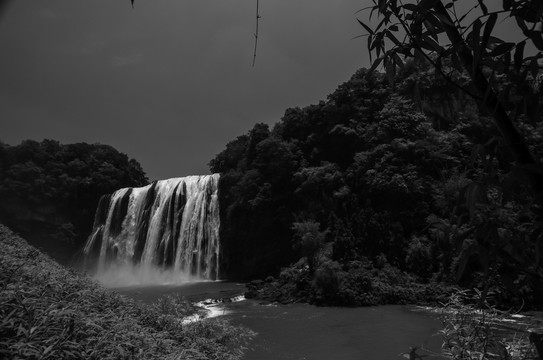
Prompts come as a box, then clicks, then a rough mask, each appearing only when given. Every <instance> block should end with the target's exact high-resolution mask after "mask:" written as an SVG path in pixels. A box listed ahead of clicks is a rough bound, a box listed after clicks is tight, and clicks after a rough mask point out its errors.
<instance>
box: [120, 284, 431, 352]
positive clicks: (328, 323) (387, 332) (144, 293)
mask: <svg viewBox="0 0 543 360" xmlns="http://www.w3.org/2000/svg"><path fill="white" fill-rule="evenodd" d="M117 291H118V292H120V293H122V294H125V295H128V296H132V297H134V298H136V299H139V300H141V301H144V302H152V301H154V300H156V299H157V298H158V297H160V296H163V295H166V294H181V295H183V296H185V297H187V298H188V299H190V300H191V301H200V300H203V299H207V298H230V297H234V296H236V295H239V294H242V293H243V292H244V291H245V286H244V285H243V284H236V283H229V282H216V281H208V282H200V283H190V284H186V285H181V286H152V287H131V288H122V289H117ZM219 306H221V307H222V309H224V314H225V315H224V316H225V317H226V318H228V319H230V320H231V321H232V322H233V323H235V324H239V325H243V326H246V327H248V328H250V329H252V330H253V331H255V332H256V333H257V336H256V337H255V339H254V340H253V341H252V342H251V344H250V345H249V349H248V350H247V352H246V354H245V357H244V359H245V360H287V359H288V360H363V359H368V360H385V359H387V360H388V359H401V358H403V357H402V356H401V353H404V352H408V351H409V349H410V347H414V346H419V347H420V346H424V347H425V348H428V349H431V350H434V351H436V352H439V349H440V346H441V339H440V338H439V337H438V336H435V334H436V333H437V332H438V330H439V329H440V323H439V321H438V320H437V318H436V317H435V315H432V314H429V313H427V312H421V311H415V308H414V307H409V306H395V305H394V306H393V305H387V306H375V307H363V308H334V307H316V306H311V305H306V304H290V305H277V304H269V303H266V302H261V301H255V300H244V301H240V302H231V303H228V302H227V303H223V304H221V305H219ZM426 359H428V358H426Z"/></svg>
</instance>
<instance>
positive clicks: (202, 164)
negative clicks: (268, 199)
mask: <svg viewBox="0 0 543 360" xmlns="http://www.w3.org/2000/svg"><path fill="white" fill-rule="evenodd" d="M363 5H364V1H361V0H334V1H330V0H260V14H261V16H262V18H261V20H260V31H259V35H260V37H259V44H258V56H257V59H256V66H255V67H254V68H253V67H251V62H252V57H253V46H254V36H253V34H254V31H255V11H256V0H161V1H152V0H136V2H135V9H134V10H133V9H132V8H131V7H130V2H129V0H126V1H121V0H117V1H111V0H92V1H91V0H89V1H73V0H47V1H44V0H25V1H13V2H11V5H9V6H8V7H7V9H6V10H5V11H4V12H3V14H2V17H1V18H0V118H1V130H0V140H1V141H3V142H5V143H8V144H10V145H16V144H19V143H20V142H21V141H22V140H24V139H34V140H38V141H41V140H42V139H44V138H48V139H55V140H59V141H60V142H62V143H73V142H81V141H84V142H88V143H96V142H98V143H103V144H109V145H112V146H114V147H115V148H117V149H118V150H119V151H121V152H124V153H126V154H127V155H128V156H129V157H133V158H135V159H136V160H138V161H139V162H140V163H141V164H142V166H143V168H144V170H145V171H146V172H147V174H148V176H149V178H150V179H162V178H168V177H176V176H186V175H197V174H207V173H209V169H208V166H207V163H208V162H209V160H211V159H212V158H213V157H214V156H215V154H217V153H218V152H219V151H221V150H222V149H224V147H225V145H226V143H227V142H228V141H230V140H233V139H234V138H235V137H237V136H238V135H241V134H244V133H246V132H247V131H248V130H249V129H250V128H251V127H252V126H253V124H255V123H257V122H266V123H269V124H273V123H275V122H277V121H278V120H279V119H280V118H281V116H282V115H283V113H284V111H285V109H286V108H288V107H293V106H306V105H309V104H314V103H316V102H318V100H320V99H324V98H325V97H326V95H328V94H329V93H331V92H332V91H333V90H334V89H336V87H337V86H338V85H340V84H341V83H342V82H344V81H347V80H348V79H349V78H350V76H351V75H352V74H353V73H354V72H355V71H356V69H358V68H359V67H362V66H366V67H367V66H368V57H367V54H366V51H365V50H364V49H365V46H366V43H365V40H361V39H358V40H352V38H353V37H355V36H357V35H359V34H361V33H363V30H362V29H361V27H360V26H359V25H358V24H357V22H356V14H355V12H356V11H357V10H358V9H360V8H361V7H362V6H363Z"/></svg>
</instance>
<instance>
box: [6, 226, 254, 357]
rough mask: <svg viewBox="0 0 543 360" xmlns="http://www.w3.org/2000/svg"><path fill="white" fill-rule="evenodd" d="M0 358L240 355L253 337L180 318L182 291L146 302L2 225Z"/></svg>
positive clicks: (220, 324) (186, 310)
mask: <svg viewBox="0 0 543 360" xmlns="http://www.w3.org/2000/svg"><path fill="white" fill-rule="evenodd" d="M0 247H1V248H2V251H1V252H0V319H1V322H0V358H2V359H30V358H32V359H34V358H35V359H239V358H241V355H242V350H243V346H244V345H246V344H247V342H248V341H249V339H250V338H251V337H252V333H251V332H250V331H248V330H246V329H242V328H238V327H234V326H232V325H230V324H229V323H228V322H226V321H221V320H214V319H209V320H204V321H200V322H197V323H192V324H182V322H181V320H182V319H181V317H183V316H185V315H187V314H190V313H192V312H193V311H194V309H193V307H192V306H190V305H189V304H188V303H186V302H185V301H183V300H182V299H179V298H174V297H170V298H164V299H161V300H160V301H159V302H157V303H156V304H154V305H152V306H146V305H143V304H141V303H138V302H136V301H133V300H130V299H128V298H125V297H122V296H120V295H117V294H115V293H112V292H110V291H108V290H105V289H103V288H101V287H100V286H98V285H97V284H96V283H94V282H92V281H91V280H89V279H87V278H83V277H81V276H79V275H77V274H76V273H74V272H72V271H70V270H66V269H65V268H63V267H61V266H60V265H58V264H57V263H55V262H54V261H52V260H51V259H50V258H48V257H47V256H45V255H43V254H42V253H40V252H39V251H38V250H36V249H34V248H33V247H31V246H29V245H28V244H27V243H26V242H25V241H24V240H23V239H21V238H19V237H18V236H16V235H14V234H13V233H12V232H11V231H10V230H9V229H8V228H6V227H4V226H3V225H0Z"/></svg>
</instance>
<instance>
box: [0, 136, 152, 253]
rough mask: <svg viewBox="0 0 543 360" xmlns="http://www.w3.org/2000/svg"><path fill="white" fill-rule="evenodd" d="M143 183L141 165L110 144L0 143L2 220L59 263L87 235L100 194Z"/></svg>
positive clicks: (143, 175) (0, 211) (143, 176)
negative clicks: (10, 144)
mask: <svg viewBox="0 0 543 360" xmlns="http://www.w3.org/2000/svg"><path fill="white" fill-rule="evenodd" d="M147 182H148V181H147V178H146V177H145V173H144V172H143V170H142V169H141V166H140V164H139V163H138V162H137V161H136V160H134V159H128V157H127V156H126V155H125V154H122V153H120V152H118V151H117V150H115V149H114V148H112V147H111V146H107V145H101V144H92V145H91V144H85V143H78V144H69V145H62V144H60V143H59V142H58V141H54V140H43V141H42V142H36V141H32V140H26V141H23V142H22V143H21V144H19V145H17V146H9V145H6V144H2V143H0V198H1V199H2V201H1V202H0V221H1V222H2V223H4V224H6V225H8V226H10V227H11V228H12V229H14V230H16V231H17V232H19V233H20V234H22V235H23V236H24V237H25V238H26V239H27V240H29V241H31V242H32V243H33V244H34V245H35V246H38V247H40V248H44V249H47V250H48V253H50V254H52V255H54V256H55V259H57V260H59V261H61V262H63V263H67V262H68V260H69V259H70V257H71V256H72V255H73V254H74V252H75V251H76V250H77V249H78V248H79V247H81V246H82V244H83V242H84V240H85V239H86V238H87V236H88V235H89V233H90V231H91V229H92V221H93V218H94V212H95V210H96V207H97V205H98V201H99V199H100V197H101V196H102V195H104V194H109V193H112V192H114V191H115V190H118V189H119V188H121V187H127V186H142V185H146V184H147Z"/></svg>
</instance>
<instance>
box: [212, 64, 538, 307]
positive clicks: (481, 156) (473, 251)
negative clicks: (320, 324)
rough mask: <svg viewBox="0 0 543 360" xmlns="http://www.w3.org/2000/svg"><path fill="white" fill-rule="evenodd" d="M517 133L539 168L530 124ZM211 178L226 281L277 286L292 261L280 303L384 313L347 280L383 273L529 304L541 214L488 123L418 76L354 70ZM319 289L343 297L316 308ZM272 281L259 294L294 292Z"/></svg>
mask: <svg viewBox="0 0 543 360" xmlns="http://www.w3.org/2000/svg"><path fill="white" fill-rule="evenodd" d="M517 122H518V126H519V128H520V129H522V132H523V134H524V136H525V137H526V139H527V145H528V146H529V148H530V151H532V152H533V153H534V154H535V155H536V157H537V158H538V159H540V158H541V157H542V156H543V152H542V148H541V143H540V139H541V137H542V135H543V126H542V122H541V121H538V122H535V123H533V122H530V121H528V119H526V118H523V117H520V118H519V119H518V120H517ZM210 166H211V169H212V171H214V172H221V174H222V177H221V183H220V201H221V224H222V227H221V241H222V242H223V244H225V249H224V252H223V254H224V256H225V262H224V264H223V269H224V271H225V272H226V273H229V274H232V275H233V276H236V275H237V276H240V277H242V276H245V277H253V278H254V277H261V278H265V277H266V276H269V275H273V276H278V274H279V272H280V269H281V268H284V267H288V266H290V264H294V263H296V262H297V261H298V259H300V258H301V259H302V265H300V263H298V265H296V266H293V267H292V272H294V273H296V271H297V270H296V269H297V267H298V269H301V271H302V273H303V274H304V275H303V276H302V275H300V276H302V278H304V277H305V276H306V275H305V272H304V271H305V270H304V269H305V268H304V266H308V268H312V267H314V269H308V273H309V275H307V276H309V279H306V280H304V283H305V284H306V285H298V287H300V286H302V287H303V286H306V288H305V289H306V290H305V292H302V293H296V294H292V296H287V298H291V299H298V300H305V301H315V302H318V303H322V304H343V305H356V304H360V303H362V304H363V303H375V302H378V303H382V302H381V301H385V302H389V300H382V299H388V298H387V297H386V296H385V297H383V296H381V295H377V296H376V298H377V299H379V300H378V301H375V302H374V301H367V300H365V299H364V297H365V296H366V295H362V294H364V293H365V292H364V291H362V290H361V289H360V288H359V285H358V284H359V282H358V281H354V280H350V279H351V278H352V279H355V278H358V277H360V276H359V274H360V273H362V275H361V277H362V278H363V277H364V276H365V274H364V273H365V272H369V273H372V271H373V270H372V269H378V270H379V269H383V268H384V267H386V266H390V268H391V269H394V270H393V272H398V274H403V273H408V275H406V276H408V277H410V278H411V279H413V281H414V282H416V283H419V284H437V283H443V284H451V285H461V286H467V287H479V288H481V289H483V288H485V287H486V290H487V291H490V290H492V291H494V292H495V293H496V294H498V295H497V297H496V301H498V302H500V304H501V305H502V306H509V305H515V304H516V305H520V304H522V303H523V301H524V303H525V304H527V305H528V306H537V304H541V302H540V301H538V299H541V298H542V297H541V295H542V294H543V293H542V292H541V291H540V289H542V287H541V281H540V277H539V276H538V274H537V272H536V271H534V270H533V269H536V268H537V267H538V266H539V262H540V261H541V259H540V257H537V256H536V254H537V253H538V252H539V251H540V249H539V245H536V244H539V243H540V242H539V241H538V240H537V239H538V238H540V235H541V231H540V230H541V227H540V226H539V227H538V225H537V221H536V219H537V217H538V215H537V214H538V211H539V207H538V206H537V204H534V203H533V202H532V199H533V197H532V194H531V192H530V189H529V187H527V186H526V184H525V182H524V179H523V177H522V176H519V175H518V167H516V166H515V164H514V159H513V157H512V156H511V153H510V151H509V149H508V148H507V146H506V145H505V144H504V143H503V142H502V141H501V140H500V134H499V133H498V132H497V131H496V130H495V129H494V128H493V126H492V120H491V119H490V118H489V117H488V116H487V114H486V113H485V112H479V110H478V108H477V106H476V103H475V102H474V100H473V99H471V98H469V97H468V96H466V95H465V94H464V93H463V92H462V91H460V90H458V89H457V88H456V87H455V86H453V85H451V84H450V83H449V82H448V81H446V80H445V79H443V78H442V77H441V76H440V75H439V73H436V70H435V68H433V67H432V66H431V65H430V64H428V63H417V62H407V63H406V64H405V65H404V67H403V68H402V69H401V71H398V72H397V74H396V75H395V76H394V78H390V77H387V76H386V75H384V74H380V73H377V72H372V71H368V70H364V69H363V70H360V71H358V72H357V73H356V74H355V75H354V76H353V77H352V78H351V79H350V80H349V81H348V82H346V83H344V84H342V85H341V86H340V87H339V88H338V89H337V90H336V91H335V92H333V93H332V94H331V95H329V96H328V97H327V99H326V100H324V101H321V102H319V103H318V104H316V105H311V106H308V107H305V108H294V109H288V110H287V111H286V112H285V115H284V116H283V118H282V119H281V121H279V122H278V123H277V124H275V125H274V126H273V128H272V129H270V128H269V127H268V126H267V125H265V124H256V125H255V126H254V128H253V129H252V130H250V131H249V133H248V134H246V135H242V136H239V137H238V138H237V139H236V140H234V141H232V142H230V143H229V144H227V146H226V149H225V150H224V151H223V152H221V153H220V154H218V155H217V156H216V157H215V159H213V160H212V161H211V162H210ZM301 224H305V225H307V226H305V225H301ZM304 226H305V230H304ZM304 232H305V234H304ZM304 239H305V240H304ZM534 245H536V246H534ZM503 254H506V255H507V254H509V256H502V255H503ZM360 264H362V265H360ZM489 265H490V266H489ZM360 269H364V270H360ZM313 270H314V271H313ZM285 271H286V272H287V273H288V272H289V270H285ZM285 271H284V272H285ZM377 273H379V271H377ZM289 278H292V279H294V278H297V277H289ZM325 278H328V279H332V280H330V282H331V283H332V285H333V284H335V283H337V286H339V288H340V289H341V288H344V291H343V292H340V291H328V293H329V294H330V296H328V295H327V296H321V295H319V294H321V293H322V292H323V290H322V289H321V288H322V286H321V285H319V284H325V283H326V282H327V281H324V280H323V279H325ZM391 278H394V277H391ZM400 278H401V277H400ZM282 279H284V276H283V275H281V276H279V277H278V279H277V280H276V281H270V282H267V283H266V282H264V283H263V284H277V283H279V284H280V286H282V287H283V290H285V291H287V292H288V290H286V289H287V288H285V287H284V286H286V284H287V283H288V284H290V285H289V286H291V288H292V286H294V287H295V286H296V281H293V282H289V281H287V282H284V281H283V280H282ZM334 279H337V281H336V280H334ZM375 282H376V283H384V284H386V286H390V287H392V288H395V287H396V285H395V284H394V283H393V282H388V280H383V281H381V280H380V279H375ZM407 283H410V282H407ZM407 283H404V284H407ZM401 284H402V282H398V288H399V287H401ZM266 286H267V285H266ZM335 286H336V285H333V286H332V287H331V288H330V289H334V288H335ZM404 286H405V285H404ZM432 286H434V285H432ZM324 288H328V285H325V286H324ZM437 288H439V287H437ZM283 290H281V291H280V292H283ZM264 292H266V291H264ZM325 292H326V291H325ZM345 292H347V293H350V294H358V295H354V296H351V297H346V296H344V294H345ZM300 294H302V295H303V294H305V295H303V296H302V298H301V299H299V295H300ZM415 298H418V297H415ZM346 299H352V301H346ZM410 299H413V297H412V296H406V297H405V299H404V300H403V302H408V301H410ZM394 302H402V301H394Z"/></svg>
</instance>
